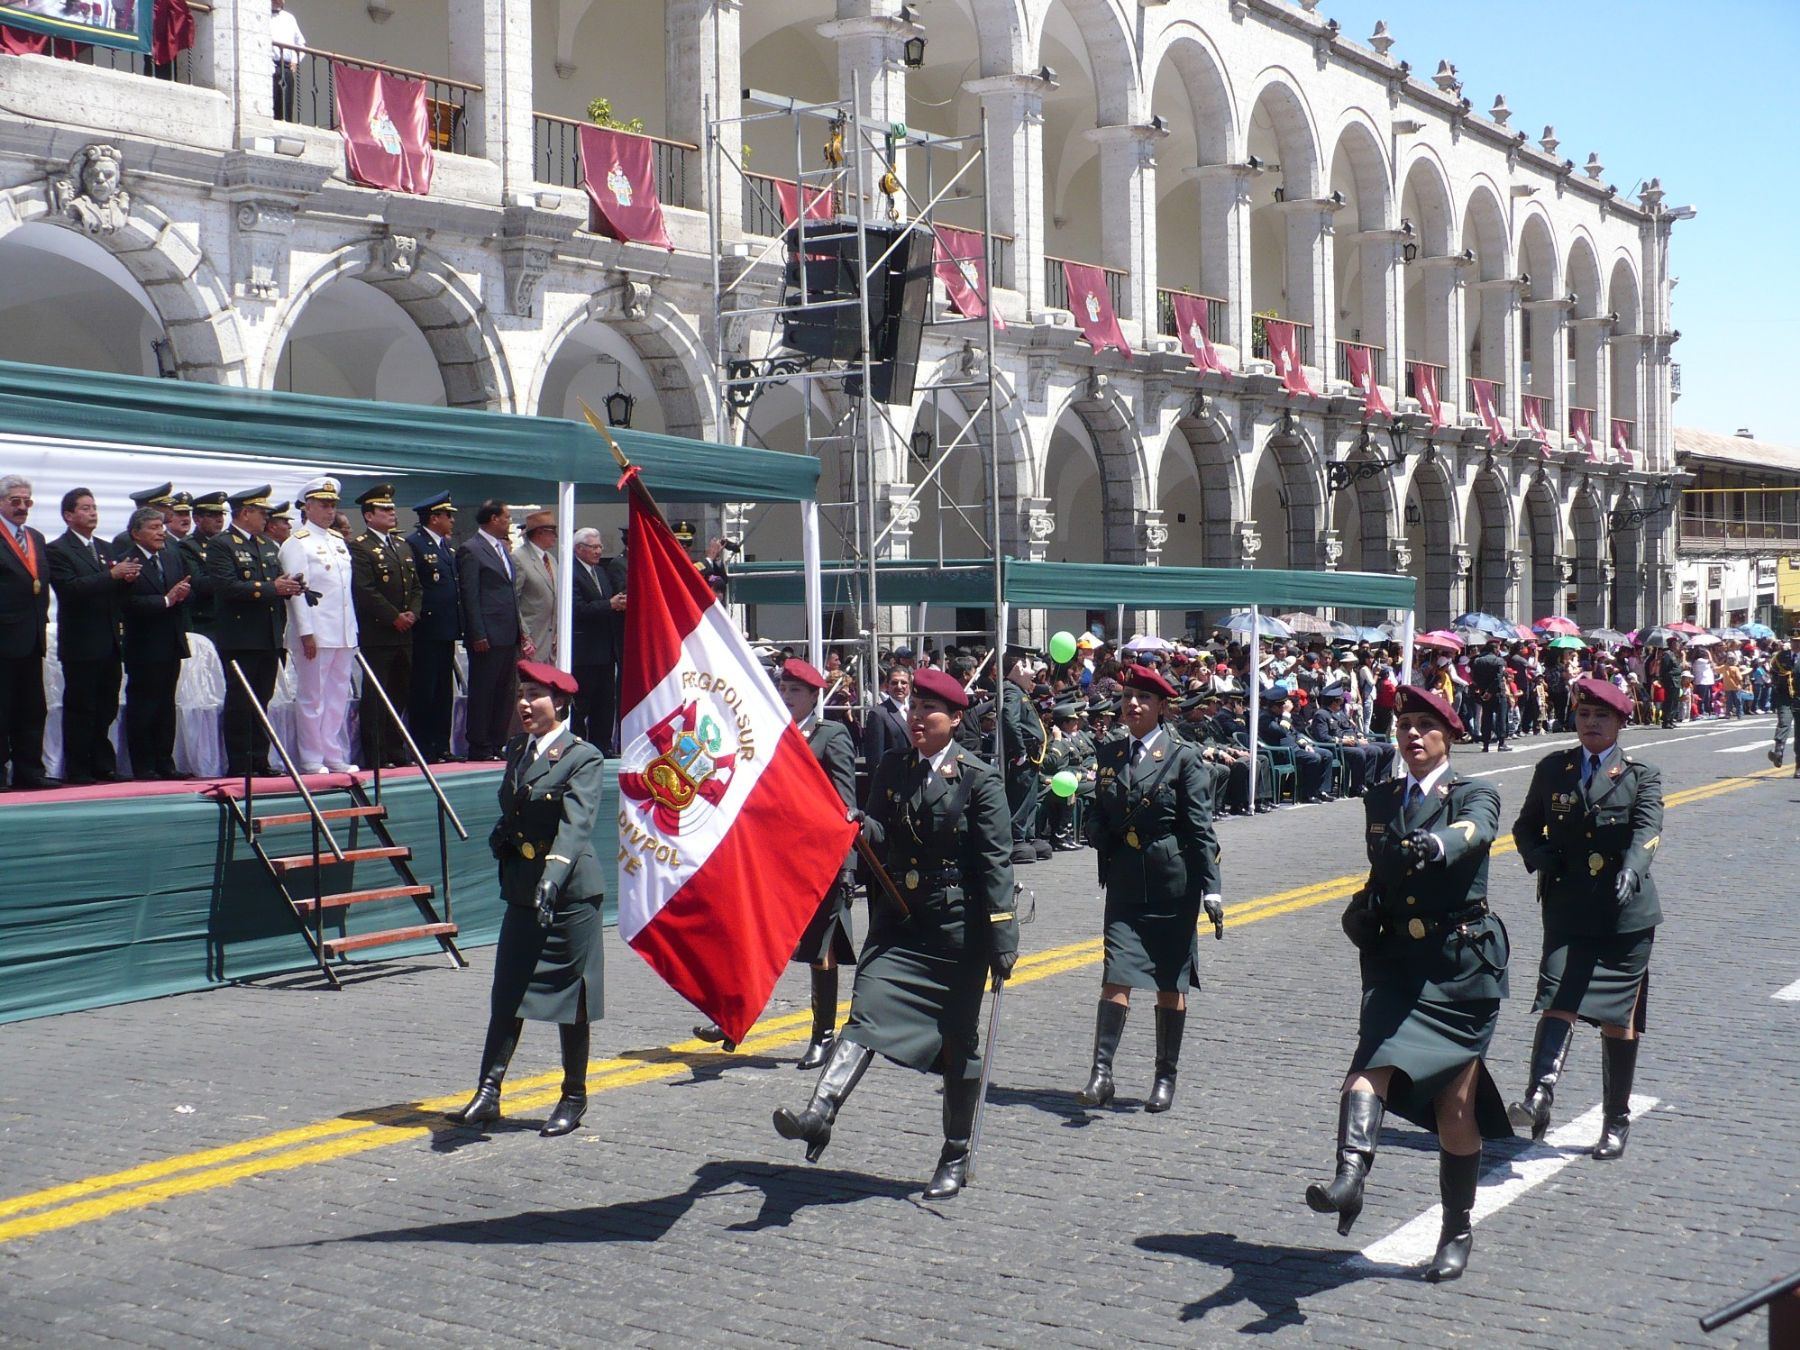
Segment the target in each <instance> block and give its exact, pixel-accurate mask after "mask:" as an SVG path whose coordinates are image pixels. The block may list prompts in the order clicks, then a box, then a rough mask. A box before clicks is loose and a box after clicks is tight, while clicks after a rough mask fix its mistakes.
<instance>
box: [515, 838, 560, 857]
mask: <svg viewBox="0 0 1800 1350" xmlns="http://www.w3.org/2000/svg"><path fill="white" fill-rule="evenodd" d="M555 842H556V841H555V840H553V839H545V840H543V841H542V842H539V841H538V840H535V839H515V840H513V841H512V845H511V847H512V851H513V852H514V853H516V854H518V855H519V856H520V857H521V858H523V859H525V861H526V862H534V861H536V860H537V859H539V858H542V857H544V856H546V855H547V854H548V853H549V852H550V846H551V845H552V844H553V843H555Z"/></svg>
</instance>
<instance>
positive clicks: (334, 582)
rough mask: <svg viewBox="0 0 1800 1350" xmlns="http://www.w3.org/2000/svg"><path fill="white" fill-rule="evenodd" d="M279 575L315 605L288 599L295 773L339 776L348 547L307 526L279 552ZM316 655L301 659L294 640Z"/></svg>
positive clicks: (347, 678)
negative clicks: (299, 580)
mask: <svg viewBox="0 0 1800 1350" xmlns="http://www.w3.org/2000/svg"><path fill="white" fill-rule="evenodd" d="M281 570H282V571H283V572H285V573H289V574H292V573H296V572H298V573H299V574H300V575H301V576H302V577H304V578H305V581H306V588H307V589H308V590H310V591H316V592H317V593H318V596H319V603H318V604H316V605H309V604H307V602H306V597H305V596H304V595H295V596H290V597H289V598H288V602H287V606H288V626H287V640H288V650H289V652H290V654H291V655H292V657H293V661H294V685H295V699H294V713H295V723H296V726H297V729H298V734H299V740H300V767H301V769H302V770H303V771H305V772H308V773H317V772H319V771H320V770H321V769H343V768H345V767H347V766H349V765H350V764H351V763H352V760H351V758H350V721H349V718H350V683H351V677H352V675H353V674H354V672H355V669H356V607H355V606H354V605H353V604H352V603H351V599H350V546H349V545H348V544H346V543H345V542H344V538H343V536H342V535H340V534H339V533H338V532H337V531H336V530H333V529H331V528H329V527H327V526H320V525H314V524H313V523H312V522H311V521H308V522H306V523H305V524H303V525H301V526H300V527H299V528H297V529H296V530H295V531H294V532H293V533H292V534H290V535H289V536H288V537H287V541H286V542H285V543H283V544H282V546H281ZM303 637H311V638H312V639H313V641H314V643H315V644H316V650H317V653H318V654H317V655H316V656H315V657H314V658H313V659H312V660H310V661H309V660H307V659H306V653H305V652H304V651H303V650H302V648H301V642H300V639H301V638H303Z"/></svg>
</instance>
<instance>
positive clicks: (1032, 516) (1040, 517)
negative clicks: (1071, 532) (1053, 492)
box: [1024, 497, 1056, 562]
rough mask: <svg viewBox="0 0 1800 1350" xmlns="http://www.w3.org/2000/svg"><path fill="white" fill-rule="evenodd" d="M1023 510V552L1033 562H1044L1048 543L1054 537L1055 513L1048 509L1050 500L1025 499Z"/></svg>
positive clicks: (1048, 547)
mask: <svg viewBox="0 0 1800 1350" xmlns="http://www.w3.org/2000/svg"><path fill="white" fill-rule="evenodd" d="M1024 508H1025V552H1026V556H1027V557H1029V558H1030V559H1031V561H1033V562H1042V561H1044V556H1045V554H1046V553H1047V552H1048V551H1049V549H1050V541H1051V540H1052V539H1053V538H1055V537H1056V513H1055V512H1054V511H1052V510H1051V509H1050V498H1048V497H1027V498H1025V501H1024Z"/></svg>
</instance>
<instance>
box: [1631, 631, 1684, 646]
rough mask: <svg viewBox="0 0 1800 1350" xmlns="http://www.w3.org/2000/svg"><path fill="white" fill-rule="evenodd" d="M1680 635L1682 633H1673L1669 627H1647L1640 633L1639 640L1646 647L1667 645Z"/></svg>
mask: <svg viewBox="0 0 1800 1350" xmlns="http://www.w3.org/2000/svg"><path fill="white" fill-rule="evenodd" d="M1679 636H1680V634H1678V633H1671V632H1670V631H1669V630H1668V629H1667V628H1646V629H1644V630H1643V632H1641V633H1639V634H1638V641H1639V642H1641V643H1642V644H1643V645H1644V646H1646V647H1666V646H1668V645H1669V643H1670V642H1671V641H1672V640H1673V639H1675V638H1676V637H1679Z"/></svg>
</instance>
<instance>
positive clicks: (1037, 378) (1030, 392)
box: [1025, 353, 1057, 408]
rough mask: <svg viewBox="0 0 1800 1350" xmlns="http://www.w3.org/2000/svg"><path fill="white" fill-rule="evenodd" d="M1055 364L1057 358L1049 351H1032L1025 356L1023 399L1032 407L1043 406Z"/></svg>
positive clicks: (1048, 391)
mask: <svg viewBox="0 0 1800 1350" xmlns="http://www.w3.org/2000/svg"><path fill="white" fill-rule="evenodd" d="M1056 366H1057V358H1056V357H1054V356H1052V355H1050V354H1049V353H1033V354H1031V355H1029V356H1027V357H1026V358H1025V401H1026V402H1027V403H1028V404H1030V405H1031V406H1032V407H1034V408H1041V407H1043V405H1044V400H1045V398H1047V397H1048V396H1049V393H1050V377H1051V376H1052V375H1054V374H1055V373H1056Z"/></svg>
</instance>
